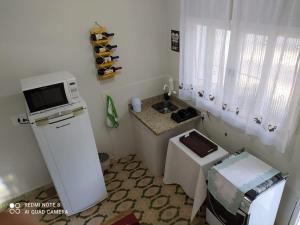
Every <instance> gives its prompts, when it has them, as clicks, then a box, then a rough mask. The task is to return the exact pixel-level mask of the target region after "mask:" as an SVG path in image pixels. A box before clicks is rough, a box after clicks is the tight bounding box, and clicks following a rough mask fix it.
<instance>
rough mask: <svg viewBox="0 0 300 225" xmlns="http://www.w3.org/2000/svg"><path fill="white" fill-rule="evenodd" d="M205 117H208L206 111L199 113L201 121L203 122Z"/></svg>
mask: <svg viewBox="0 0 300 225" xmlns="http://www.w3.org/2000/svg"><path fill="white" fill-rule="evenodd" d="M207 117H208V116H207V112H206V111H201V119H202V120H204V119H205V118H207Z"/></svg>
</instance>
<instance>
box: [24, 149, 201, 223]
mask: <svg viewBox="0 0 300 225" xmlns="http://www.w3.org/2000/svg"><path fill="white" fill-rule="evenodd" d="M104 177H105V182H106V186H107V191H108V193H109V196H108V198H107V199H106V200H104V201H102V202H101V203H99V204H97V205H96V206H94V207H92V208H90V209H88V210H86V211H84V212H81V213H79V214H77V215H73V216H71V217H66V216H65V215H47V214H44V215H41V214H38V215H36V216H37V217H39V220H40V222H41V223H42V224H51V225H52V224H55V225H56V224H57V225H100V224H101V223H102V222H104V221H106V220H108V219H110V218H112V217H115V216H116V215H118V214H119V213H120V212H123V211H128V210H131V211H132V212H134V214H135V216H136V217H137V218H138V219H139V221H140V223H141V224H143V225H175V224H176V225H185V224H191V223H190V222H189V217H190V215H191V210H192V203H193V201H192V199H190V198H189V197H188V196H186V195H185V193H184V192H183V190H182V188H181V187H180V186H178V185H164V184H163V181H162V177H154V176H152V175H151V174H150V173H149V171H148V170H147V169H146V168H145V167H144V166H143V164H142V163H141V161H140V160H138V159H137V158H136V156H135V155H129V156H127V157H124V158H121V159H119V160H118V161H116V162H114V163H113V164H112V167H111V168H110V169H109V170H108V171H107V172H106V174H105V176H104ZM51 192H52V194H51ZM28 202H55V203H57V202H59V199H58V197H57V195H56V193H55V191H53V190H52V191H51V190H46V191H43V192H41V193H39V194H36V195H33V196H31V197H28V198H26V199H24V200H22V201H20V203H21V206H23V210H25V208H24V205H25V203H28ZM37 209H38V208H37ZM30 210H32V208H30ZM198 214H199V215H197V217H196V218H195V219H194V221H193V223H192V224H197V225H204V224H206V223H205V219H204V216H205V215H204V212H202V210H201V212H200V213H198Z"/></svg>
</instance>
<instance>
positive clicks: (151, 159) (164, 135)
mask: <svg viewBox="0 0 300 225" xmlns="http://www.w3.org/2000/svg"><path fill="white" fill-rule="evenodd" d="M187 107H188V105H187V104H186V103H185V102H183V101H181V100H180V99H178V98H176V97H175V96H172V97H171V99H170V100H169V101H165V100H164V97H163V95H160V96H155V97H151V98H148V99H144V100H142V111H141V112H139V113H136V112H134V111H133V110H132V107H129V110H130V112H131V115H133V116H132V124H133V130H134V136H135V143H136V152H137V155H138V157H139V158H140V159H141V160H142V161H143V163H145V165H146V166H147V167H148V168H149V171H150V172H151V173H152V174H153V175H155V176H162V175H163V171H164V168H165V159H166V155H167V148H168V142H169V139H170V138H172V137H174V136H177V135H179V134H181V133H183V132H185V131H187V130H191V129H193V128H196V127H197V125H198V122H199V121H200V116H196V117H193V118H191V119H188V120H186V121H183V122H181V123H176V122H175V121H174V120H173V119H171V112H172V111H173V112H174V111H176V110H182V109H185V108H187ZM157 112H160V113H157Z"/></svg>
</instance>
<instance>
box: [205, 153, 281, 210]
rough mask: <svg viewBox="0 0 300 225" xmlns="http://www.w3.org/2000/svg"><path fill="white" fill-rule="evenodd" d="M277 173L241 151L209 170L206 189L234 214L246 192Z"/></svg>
mask: <svg viewBox="0 0 300 225" xmlns="http://www.w3.org/2000/svg"><path fill="white" fill-rule="evenodd" d="M278 173H279V171H278V170H276V169H274V168H272V167H271V166H269V165H267V164H266V163H264V162H263V161H261V160H259V159H257V158H256V157H254V156H253V155H251V154H249V153H248V152H243V153H241V154H239V155H237V156H232V157H229V158H228V159H226V160H224V161H223V163H221V164H219V165H216V166H214V167H213V168H211V169H210V170H209V172H208V190H209V191H210V193H211V194H212V195H213V196H214V198H215V199H217V200H218V201H219V202H220V203H221V204H222V205H223V206H224V207H225V208H226V209H227V210H228V211H229V212H231V213H232V214H234V215H235V214H236V212H237V211H238V209H239V207H240V205H241V202H242V199H243V197H244V195H245V193H246V192H248V191H249V190H251V189H253V188H255V187H256V186H257V185H259V184H261V183H263V182H264V181H266V180H268V179H270V178H271V177H273V176H275V175H276V174H278Z"/></svg>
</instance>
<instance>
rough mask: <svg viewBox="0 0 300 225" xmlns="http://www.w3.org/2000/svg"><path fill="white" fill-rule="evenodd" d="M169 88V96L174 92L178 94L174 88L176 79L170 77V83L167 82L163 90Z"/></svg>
mask: <svg viewBox="0 0 300 225" xmlns="http://www.w3.org/2000/svg"><path fill="white" fill-rule="evenodd" d="M167 89H168V96H169V97H171V95H172V94H176V91H175V90H174V81H173V79H172V78H169V85H168V84H165V85H164V87H163V90H164V91H166V90H167Z"/></svg>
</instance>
